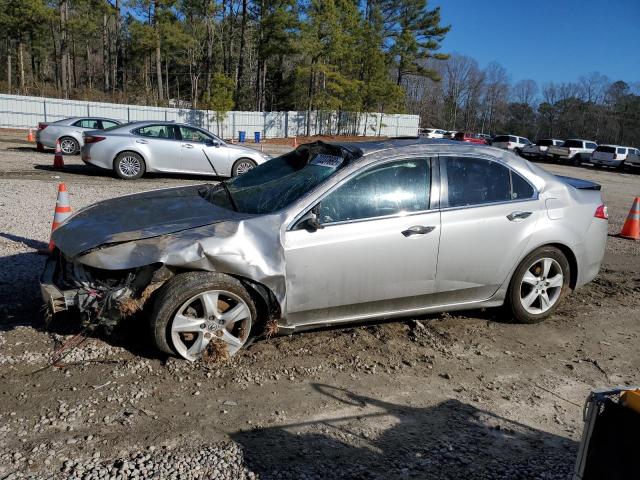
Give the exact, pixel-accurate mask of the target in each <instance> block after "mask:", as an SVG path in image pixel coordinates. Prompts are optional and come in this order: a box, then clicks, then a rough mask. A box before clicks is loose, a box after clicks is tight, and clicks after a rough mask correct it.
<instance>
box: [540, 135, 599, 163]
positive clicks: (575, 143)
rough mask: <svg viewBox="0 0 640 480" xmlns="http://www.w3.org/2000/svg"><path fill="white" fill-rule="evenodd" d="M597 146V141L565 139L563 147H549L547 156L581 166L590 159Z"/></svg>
mask: <svg viewBox="0 0 640 480" xmlns="http://www.w3.org/2000/svg"><path fill="white" fill-rule="evenodd" d="M596 148H598V144H597V143H596V142H592V141H590V140H580V139H576V138H571V139H569V140H565V142H564V143H563V144H562V146H561V147H557V146H551V147H549V149H548V150H547V158H549V159H550V160H557V161H558V162H564V163H570V164H573V165H575V166H579V165H580V164H581V163H582V162H588V161H589V160H590V158H591V154H592V153H593V151H594V150H595V149H596Z"/></svg>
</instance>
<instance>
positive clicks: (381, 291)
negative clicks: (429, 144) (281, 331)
mask: <svg viewBox="0 0 640 480" xmlns="http://www.w3.org/2000/svg"><path fill="white" fill-rule="evenodd" d="M434 179H435V175H434V174H433V169H432V168H431V160H430V159H428V158H411V159H405V160H393V161H387V162H383V163H378V164H375V165H372V166H368V167H364V168H363V169H362V170H360V171H359V172H356V173H354V174H353V175H351V176H350V177H348V178H347V179H345V180H344V181H343V182H341V183H340V184H339V185H337V186H336V187H335V188H334V189H332V190H331V191H329V192H328V193H327V194H326V195H325V196H323V198H321V199H320V200H319V202H318V203H316V204H315V205H314V206H312V208H313V210H314V211H315V212H317V217H318V220H319V221H320V223H321V224H322V225H323V227H324V228H322V229H318V230H315V231H312V232H310V231H307V230H305V229H303V228H297V227H295V226H294V227H293V228H291V229H290V230H288V231H287V232H285V239H284V244H285V261H286V285H287V305H286V318H287V322H288V323H290V324H308V323H332V322H341V321H349V320H354V319H356V318H358V319H363V318H368V317H378V316H384V315H389V314H392V313H397V312H399V311H411V310H419V309H421V308H425V307H427V306H428V305H429V302H430V296H431V294H432V293H433V291H434V284H435V276H436V262H437V257H438V244H439V236H440V212H439V211H438V210H437V202H436V203H434V202H432V201H431V192H432V191H434V190H432V188H431V186H432V185H437V181H436V180H434ZM434 188H435V187H434ZM436 191H437V190H436ZM436 198H437V196H436ZM310 208H311V207H310Z"/></svg>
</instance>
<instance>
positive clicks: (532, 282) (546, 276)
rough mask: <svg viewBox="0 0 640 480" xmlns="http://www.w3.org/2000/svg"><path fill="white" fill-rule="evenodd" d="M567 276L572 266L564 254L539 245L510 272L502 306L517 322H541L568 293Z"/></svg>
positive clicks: (569, 276) (552, 248)
mask: <svg viewBox="0 0 640 480" xmlns="http://www.w3.org/2000/svg"><path fill="white" fill-rule="evenodd" d="M545 270H546V271H545ZM570 279H571V267H570V266H569V261H568V260H567V257H566V256H565V254H564V253H562V252H561V251H560V250H559V249H557V248H555V247H550V246H547V247H541V248H538V249H537V250H534V251H533V252H531V253H530V254H529V255H527V256H526V257H525V259H524V260H522V262H521V263H520V265H518V268H516V270H515V272H514V273H513V277H512V278H511V282H510V283H509V289H508V290H507V298H506V300H505V307H506V308H507V311H508V313H510V314H511V316H512V318H513V319H514V320H515V321H516V322H518V323H538V322H541V321H543V320H544V319H545V318H547V317H549V316H550V315H552V314H553V313H554V312H555V310H556V308H557V307H558V305H559V304H560V303H561V301H562V299H563V298H564V297H565V296H566V295H567V294H568V293H569V290H570V287H569V281H570Z"/></svg>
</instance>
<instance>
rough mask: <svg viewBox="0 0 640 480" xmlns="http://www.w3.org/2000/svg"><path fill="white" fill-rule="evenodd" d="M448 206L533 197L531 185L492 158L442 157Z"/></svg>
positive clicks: (533, 192)
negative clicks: (445, 175)
mask: <svg viewBox="0 0 640 480" xmlns="http://www.w3.org/2000/svg"><path fill="white" fill-rule="evenodd" d="M444 162H445V165H446V167H445V168H446V172H447V190H448V206H449V207H464V206H471V205H483V204H491V203H499V202H507V201H511V200H523V199H527V198H532V197H533V196H534V194H535V191H534V189H533V187H532V186H531V185H530V184H529V182H527V181H526V180H525V179H524V178H522V177H521V176H520V175H519V174H517V173H515V172H513V171H512V170H511V169H509V168H507V167H506V166H504V165H502V164H500V163H498V162H494V161H491V160H485V159H480V158H469V157H444Z"/></svg>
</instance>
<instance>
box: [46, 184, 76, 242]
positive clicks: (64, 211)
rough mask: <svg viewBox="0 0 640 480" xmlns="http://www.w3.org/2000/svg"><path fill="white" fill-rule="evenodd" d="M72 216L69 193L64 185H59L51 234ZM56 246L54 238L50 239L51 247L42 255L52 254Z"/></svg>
mask: <svg viewBox="0 0 640 480" xmlns="http://www.w3.org/2000/svg"><path fill="white" fill-rule="evenodd" d="M70 215H71V205H70V204H69V192H67V187H66V186H65V185H64V183H61V184H60V185H58V198H57V200H56V208H55V210H54V213H53V222H52V223H51V233H52V234H53V231H54V230H55V229H56V228H58V226H59V225H60V224H61V223H62V222H64V221H65V220H66V219H67V218H69V216H70ZM54 247H55V244H54V243H53V238H50V239H49V246H48V247H47V249H46V250H44V251H42V252H41V253H51V252H53V248H54Z"/></svg>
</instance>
